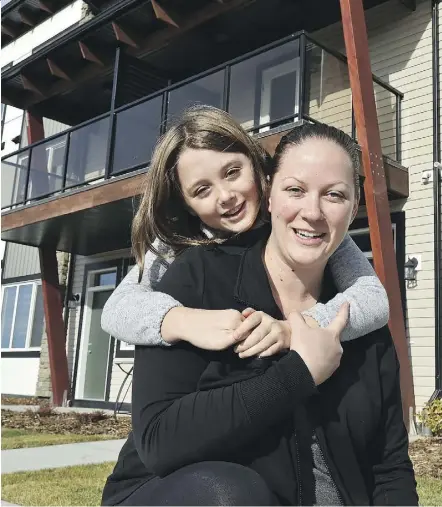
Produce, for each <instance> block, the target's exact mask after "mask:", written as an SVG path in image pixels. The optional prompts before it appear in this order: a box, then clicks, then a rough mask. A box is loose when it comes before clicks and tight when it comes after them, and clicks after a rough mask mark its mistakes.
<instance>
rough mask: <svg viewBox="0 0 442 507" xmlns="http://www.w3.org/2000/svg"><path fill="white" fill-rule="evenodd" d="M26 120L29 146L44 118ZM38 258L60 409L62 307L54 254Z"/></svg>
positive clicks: (65, 383)
mask: <svg viewBox="0 0 442 507" xmlns="http://www.w3.org/2000/svg"><path fill="white" fill-rule="evenodd" d="M26 119H27V128H28V139H29V144H32V143H36V142H37V141H41V140H42V139H44V126H43V118H42V117H41V116H34V115H33V114H31V113H29V112H26ZM39 258H40V272H41V288H42V294H43V309H44V315H45V328H46V336H47V340H48V354H49V368H50V372H51V386H52V400H53V404H54V405H55V406H61V405H63V401H64V399H67V396H68V395H69V371H68V362H67V357H66V335H65V327H64V323H63V303H62V300H61V292H60V287H59V282H58V263H57V252H56V251H55V250H53V249H44V248H39Z"/></svg>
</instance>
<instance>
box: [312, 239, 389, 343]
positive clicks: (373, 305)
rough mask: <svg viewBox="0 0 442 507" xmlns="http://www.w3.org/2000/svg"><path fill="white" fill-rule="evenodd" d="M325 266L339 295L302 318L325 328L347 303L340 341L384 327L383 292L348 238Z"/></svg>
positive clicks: (385, 300) (385, 298) (386, 307)
mask: <svg viewBox="0 0 442 507" xmlns="http://www.w3.org/2000/svg"><path fill="white" fill-rule="evenodd" d="M329 262H330V267H331V271H332V274H333V278H334V281H335V284H336V287H337V289H338V291H339V294H337V295H336V296H335V297H334V298H333V299H331V300H330V301H329V302H328V303H327V304H325V305H324V304H322V303H318V304H316V305H315V306H314V307H313V308H311V309H310V310H307V311H305V312H303V314H304V315H309V316H310V317H313V318H314V319H315V320H316V321H317V322H318V324H319V325H320V326H321V327H326V326H328V324H330V322H331V321H332V320H333V319H334V318H335V316H336V315H337V313H338V311H339V309H340V307H341V306H342V304H343V303H345V302H348V303H349V304H350V316H349V320H348V323H347V326H346V328H345V329H344V331H343V332H342V334H341V341H348V340H354V339H355V338H359V337H360V336H364V335H366V334H368V333H370V332H372V331H375V330H376V329H380V328H381V327H383V326H385V325H386V324H387V322H388V319H389V313H390V309H389V304H388V296H387V292H386V290H385V289H384V286H383V285H382V284H381V282H380V280H379V278H378V277H377V276H376V273H375V271H374V270H373V268H372V267H371V265H370V263H369V262H368V260H367V258H366V257H365V255H364V254H363V253H362V252H361V250H360V249H359V248H358V246H357V245H356V243H355V242H354V241H353V240H352V239H351V238H350V236H349V235H348V234H347V236H346V237H345V239H344V241H343V242H342V244H341V245H340V246H339V248H338V249H337V250H336V252H335V253H334V254H333V255H332V256H331V258H330V261H329Z"/></svg>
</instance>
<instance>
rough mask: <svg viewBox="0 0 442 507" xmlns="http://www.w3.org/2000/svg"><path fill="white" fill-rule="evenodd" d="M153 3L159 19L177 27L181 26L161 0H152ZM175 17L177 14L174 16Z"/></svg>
mask: <svg viewBox="0 0 442 507" xmlns="http://www.w3.org/2000/svg"><path fill="white" fill-rule="evenodd" d="M151 4H152V7H153V12H154V14H155V17H156V18H157V19H160V20H161V21H164V22H165V23H167V24H168V25H170V26H174V27H175V28H179V25H178V23H177V21H175V20H174V19H173V17H172V16H171V15H170V13H168V12H167V11H166V9H165V8H164V7H163V6H162V5H161V4H160V2H159V0H151ZM174 17H175V16H174Z"/></svg>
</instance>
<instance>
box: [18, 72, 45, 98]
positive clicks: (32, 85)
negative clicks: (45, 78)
mask: <svg viewBox="0 0 442 507" xmlns="http://www.w3.org/2000/svg"><path fill="white" fill-rule="evenodd" d="M20 77H21V81H22V83H23V88H24V89H25V90H29V91H31V92H34V93H36V94H37V95H40V96H41V97H44V96H45V94H44V91H43V90H42V87H41V85H40V84H39V83H37V82H36V81H35V80H33V79H31V78H29V77H27V76H26V75H25V74H20Z"/></svg>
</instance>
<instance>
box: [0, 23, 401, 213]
mask: <svg viewBox="0 0 442 507" xmlns="http://www.w3.org/2000/svg"><path fill="white" fill-rule="evenodd" d="M295 40H299V57H300V65H299V73H300V79H299V95H298V114H293V115H288V116H286V117H284V118H279V119H277V120H274V121H271V122H268V123H266V124H263V125H258V126H254V127H251V128H249V129H248V130H247V131H248V132H252V133H256V132H258V131H259V130H260V129H263V128H266V127H271V128H274V127H275V126H278V125H281V124H283V123H284V121H295V119H296V120H299V121H302V120H307V121H313V122H317V120H315V119H313V118H311V117H310V116H308V115H306V113H305V101H306V97H305V95H306V90H307V85H306V79H307V76H306V59H307V42H311V43H312V44H314V45H315V46H317V47H319V48H321V49H322V50H324V51H325V52H327V53H329V54H331V55H332V56H334V57H335V58H337V59H338V60H340V61H342V62H343V63H345V64H346V65H347V66H348V62H347V58H346V57H345V56H344V55H342V54H341V53H339V52H337V51H334V50H333V49H330V48H328V47H326V46H324V45H323V44H322V43H321V42H318V41H317V40H316V39H315V38H313V37H312V36H311V35H309V34H307V33H306V32H305V31H304V30H301V31H298V32H296V33H294V34H291V35H289V36H287V37H284V38H283V39H280V40H278V41H274V42H271V43H270V44H267V45H265V46H263V47H261V48H258V49H256V50H254V51H251V52H249V53H247V54H245V55H241V56H238V57H236V58H234V59H232V60H229V61H228V62H225V63H222V64H220V65H217V66H216V67H212V68H210V69H207V70H205V71H203V72H200V73H199V74H197V75H194V76H190V77H189V78H186V79H184V80H182V81H179V82H177V83H170V81H169V83H168V85H167V87H165V88H163V89H161V90H157V91H155V92H154V93H152V94H150V95H148V96H146V97H141V98H139V99H137V100H135V101H133V102H130V103H128V104H124V105H122V106H120V107H115V106H116V97H117V94H118V84H119V70H120V59H121V57H122V55H121V52H122V50H121V48H120V47H117V48H116V53H115V65H114V78H113V86H112V100H111V106H110V110H109V111H108V112H106V113H103V114H101V115H99V116H96V117H94V118H90V119H89V120H86V121H85V122H83V123H81V124H79V125H75V126H73V127H71V128H69V129H66V130H64V131H63V132H61V133H58V134H54V135H53V136H50V137H47V138H45V139H42V140H40V141H38V142H36V143H33V144H32V145H30V146H27V147H26V148H22V149H19V150H16V151H15V152H12V153H9V154H7V155H5V156H4V157H2V161H3V160H5V159H8V158H10V157H12V156H14V155H18V154H19V153H23V152H25V151H26V150H29V160H28V174H27V178H26V182H27V183H26V189H25V197H27V193H28V186H29V172H30V162H31V157H32V150H33V148H35V147H37V146H39V145H40V144H43V143H48V142H50V141H51V140H55V139H57V138H61V137H62V136H66V146H65V150H66V151H65V155H64V161H63V163H64V166H63V186H62V189H61V190H60V191H57V192H56V193H59V192H65V191H66V190H68V189H71V188H75V187H78V186H81V185H83V184H85V183H89V182H91V181H95V180H97V179H102V178H103V176H100V177H97V178H94V179H92V180H85V181H84V182H79V183H77V184H75V185H72V186H69V187H66V179H67V164H68V156H69V148H70V138H71V134H72V132H74V131H76V130H79V129H81V128H83V127H86V126H87V125H89V124H92V123H95V122H98V121H100V120H102V119H104V118H109V131H108V132H109V133H108V140H107V148H106V166H105V168H104V169H105V171H104V179H109V178H110V177H111V176H113V175H114V174H112V171H111V168H112V161H113V154H114V153H113V152H114V149H115V130H116V129H115V126H116V115H117V113H120V112H122V111H124V110H126V109H130V108H133V107H136V106H138V105H139V104H142V103H144V102H147V101H150V100H153V99H155V98H157V97H159V96H160V95H161V96H162V107H161V118H160V128H159V132H160V134H164V132H165V131H166V127H167V120H168V105H169V97H170V92H172V91H173V90H175V89H177V88H181V87H183V86H185V85H187V84H189V83H192V82H195V81H198V80H200V79H202V78H204V77H206V76H208V75H211V74H214V73H216V72H219V71H221V70H224V87H223V98H222V107H223V109H224V110H228V109H229V99H230V84H231V68H232V65H235V64H237V63H241V62H243V61H246V60H249V59H250V58H253V57H255V56H257V55H260V54H262V53H265V52H267V51H270V50H271V49H274V48H276V47H280V46H282V45H284V44H287V43H289V42H291V41H295ZM123 57H124V56H123ZM372 78H373V82H375V83H377V84H378V85H380V86H381V87H383V88H384V89H386V90H388V91H389V92H391V93H392V94H394V95H395V98H396V147H395V149H396V159H397V161H398V162H400V159H401V153H400V149H401V142H400V133H401V128H400V127H401V125H400V124H401V102H402V98H403V93H401V92H400V91H399V90H397V89H396V88H394V87H392V86H391V85H389V84H388V83H386V82H384V81H383V80H382V79H379V78H378V77H376V76H374V75H372ZM351 115H352V125H351V130H352V135H353V137H354V138H355V134H356V127H355V121H354V106H353V101H352V107H351ZM258 133H259V132H258ZM149 163H150V161H149V162H142V163H140V164H137V165H135V166H133V168H127V169H124V170H122V171H118V175H121V174H125V173H127V172H129V171H131V170H135V168H142V167H144V166H148V165H149ZM50 195H52V194H50ZM43 197H46V196H41V197H40V196H39V197H38V199H41V198H43ZM24 203H26V198H25V199H24ZM19 204H21V203H15V204H12V205H11V206H16V205H19ZM7 207H10V206H7Z"/></svg>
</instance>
